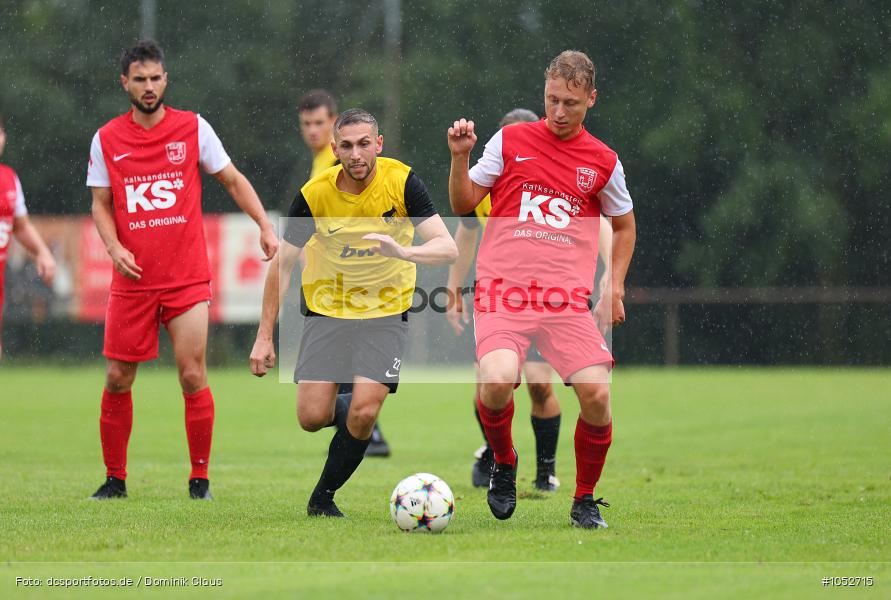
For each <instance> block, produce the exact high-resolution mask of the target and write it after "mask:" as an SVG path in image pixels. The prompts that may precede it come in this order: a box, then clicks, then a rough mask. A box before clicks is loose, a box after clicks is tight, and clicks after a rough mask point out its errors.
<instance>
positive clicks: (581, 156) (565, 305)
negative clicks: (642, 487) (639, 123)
mask: <svg viewBox="0 0 891 600" xmlns="http://www.w3.org/2000/svg"><path fill="white" fill-rule="evenodd" d="M544 100H545V114H546V119H544V120H542V121H538V122H535V123H518V124H515V125H509V126H507V127H505V128H504V129H502V130H501V131H499V132H498V133H496V134H495V135H494V136H493V137H492V139H491V140H490V141H489V142H488V143H487V144H486V148H485V151H484V153H483V157H482V158H481V159H480V161H479V162H478V163H477V164H476V165H475V166H474V168H473V169H469V155H470V151H471V149H472V148H473V146H474V144H475V142H476V139H477V138H476V134H475V133H474V126H473V121H467V120H465V119H460V120H458V121H455V123H454V125H453V126H452V127H450V128H449V131H448V144H449V150H450V151H451V154H452V165H451V172H450V174H449V197H450V200H451V205H452V210H453V211H454V212H455V213H457V214H465V213H467V212H469V211H470V210H473V208H474V207H475V206H476V205H477V204H479V202H480V201H481V200H482V199H483V198H484V197H485V195H486V194H489V193H491V196H492V213H491V215H490V219H489V224H488V225H487V227H486V230H485V232H484V234H483V240H482V243H481V246H480V250H479V258H478V259H477V286H476V293H475V299H474V321H475V330H476V345H477V359H478V360H479V364H480V379H481V382H482V385H481V389H480V402H479V404H478V408H479V411H480V420H481V421H482V423H483V428H484V429H485V431H486V438H487V439H488V441H489V445H490V446H491V447H492V450H493V452H494V454H495V466H494V468H493V469H492V474H491V477H490V482H489V493H488V502H489V508H490V509H491V510H492V514H494V515H495V517H496V518H498V519H508V518H510V516H511V515H512V514H513V512H514V509H515V508H516V503H517V496H516V469H517V453H516V450H515V449H514V448H513V441H512V437H511V420H512V417H513V412H514V404H513V390H514V388H515V387H516V386H517V385H518V375H519V368H520V365H522V364H523V360H524V358H525V354H526V351H527V349H528V347H529V344H530V341H532V340H534V341H535V342H536V343H537V344H538V348H539V350H540V352H541V354H542V356H543V357H544V358H545V359H546V360H547V361H548V363H550V364H551V366H553V367H554V368H555V369H556V370H557V372H558V374H559V375H560V377H561V378H562V379H563V381H564V382H565V383H566V384H567V385H572V386H573V388H574V390H575V393H576V395H577V396H578V399H579V405H580V409H581V410H580V412H581V414H580V415H579V419H578V421H577V423H576V430H575V454H576V490H575V495H574V501H573V505H572V508H571V510H570V522H571V523H572V524H573V525H575V526H578V527H583V528H588V529H594V528H598V527H606V526H607V524H606V522H605V521H604V519H603V517H602V516H601V515H600V510H599V508H598V506H607V504H606V503H605V502H603V499H602V498H598V499H594V496H593V494H594V486H595V485H596V484H597V481H598V480H599V478H600V474H601V472H602V470H603V465H604V462H605V460H606V453H607V450H608V449H609V446H610V443H611V441H612V416H611V411H610V391H609V385H608V379H609V372H610V370H611V369H612V366H613V364H614V362H613V357H612V355H611V354H610V352H609V349H608V348H607V346H606V344H605V343H604V340H603V336H602V334H601V332H600V330H599V329H598V328H597V324H596V322H595V318H594V316H593V315H592V314H591V312H590V311H589V310H588V308H587V300H588V298H589V297H590V294H591V292H592V288H593V279H594V277H593V273H594V268H593V265H594V264H595V261H596V260H597V242H598V235H599V221H600V215H601V214H604V215H606V216H608V217H611V219H612V226H613V244H612V257H611V269H610V274H611V290H610V292H609V294H608V295H609V296H610V297H609V298H608V300H609V301H611V315H610V318H609V319H607V320H609V321H611V323H612V324H613V325H616V324H619V323H622V322H623V321H624V320H625V310H624V306H623V304H622V299H623V297H624V294H625V275H626V273H627V271H628V266H629V264H630V262H631V255H632V253H633V251H634V242H635V224H634V213H633V211H632V208H633V206H632V202H631V197H630V196H629V194H628V190H627V188H626V186H625V174H624V170H623V168H622V164H621V162H619V159H618V157H617V155H616V153H615V152H614V151H613V150H611V149H610V148H609V147H607V146H606V144H604V143H603V142H601V141H600V140H598V139H597V138H595V137H594V136H592V135H591V134H589V133H588V132H587V131H586V130H585V128H584V126H583V121H584V118H585V114H586V112H587V110H588V109H589V108H591V107H592V106H594V103H595V101H596V100H597V90H596V89H595V87H594V65H593V63H592V62H591V60H590V59H589V58H588V57H587V56H586V55H585V54H584V53H582V52H576V51H566V52H563V53H561V54H560V55H559V56H557V57H556V58H555V59H554V60H553V61H552V62H551V64H550V65H549V66H548V69H547V70H546V71H545V88H544ZM602 312H603V305H602V304H601V306H599V307H595V313H600V314H602Z"/></svg>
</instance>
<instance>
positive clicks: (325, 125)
mask: <svg viewBox="0 0 891 600" xmlns="http://www.w3.org/2000/svg"><path fill="white" fill-rule="evenodd" d="M297 114H298V116H299V119H300V135H301V136H302V137H303V142H304V143H305V144H306V147H307V148H309V150H310V151H311V152H312V155H313V159H312V170H311V171H310V174H309V178H310V179H313V178H315V177H316V176H317V175H319V173H321V172H322V171H324V170H325V169H329V168H331V167H333V166H335V165H336V164H337V163H338V162H339V161H338V159H337V155H336V154H334V150H333V147H332V141H333V140H334V121H336V120H337V102H335V100H334V96H332V95H331V93H330V92H328V91H327V90H322V89H316V90H310V91H309V92H307V93H306V94H304V96H303V98H301V99H300V103H299V104H298V105H297ZM316 250H318V247H317V245H316V241H315V240H314V239H310V241H309V242H308V243H307V245H306V247H305V248H304V251H303V254H302V255H301V265H302V266H306V254H307V253H312V252H315V251H316ZM352 392H353V384H352V383H342V384H340V386H338V388H337V393H338V396H340V395H343V397H342V398H339V400H338V401H339V402H346V403H349V402H350V401H351V400H352V395H351V394H352ZM365 456H378V457H381V458H386V457H388V456H390V446H389V444H387V441H386V440H385V439H384V434H383V433H382V432H381V428H380V426H379V425H378V423H375V424H374V429H373V430H372V432H371V441H370V442H369V443H368V448H366V449H365Z"/></svg>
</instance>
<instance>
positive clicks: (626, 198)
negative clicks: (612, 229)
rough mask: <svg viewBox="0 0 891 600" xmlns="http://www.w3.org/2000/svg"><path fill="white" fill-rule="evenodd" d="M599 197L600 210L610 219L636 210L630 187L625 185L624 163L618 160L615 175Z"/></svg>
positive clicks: (614, 170)
mask: <svg viewBox="0 0 891 600" xmlns="http://www.w3.org/2000/svg"><path fill="white" fill-rule="evenodd" d="M598 195H599V196H600V210H601V212H603V214H605V215H606V216H608V217H621V216H622V215H624V214H627V213H630V212H631V210H632V209H633V208H634V204H633V203H632V202H631V195H630V194H629V193H628V187H626V185H625V169H623V168H622V161H620V160H619V159H616V167H615V168H614V169H613V174H612V175H611V176H610V178H609V181H607V182H606V185H605V186H603V189H602V190H600V193H599V194H598Z"/></svg>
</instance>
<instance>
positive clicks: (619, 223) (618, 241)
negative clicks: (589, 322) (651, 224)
mask: <svg viewBox="0 0 891 600" xmlns="http://www.w3.org/2000/svg"><path fill="white" fill-rule="evenodd" d="M612 225H613V248H612V260H611V263H610V264H611V275H612V277H611V282H612V283H611V285H612V306H613V324H614V325H615V324H618V323H624V322H625V306H624V304H623V300H624V299H625V275H626V274H627V273H628V266H629V265H630V264H631V256H632V254H634V242H635V240H636V238H637V228H636V225H635V222H634V212H633V211H632V212H628V213H626V214H624V215H622V216H620V217H612Z"/></svg>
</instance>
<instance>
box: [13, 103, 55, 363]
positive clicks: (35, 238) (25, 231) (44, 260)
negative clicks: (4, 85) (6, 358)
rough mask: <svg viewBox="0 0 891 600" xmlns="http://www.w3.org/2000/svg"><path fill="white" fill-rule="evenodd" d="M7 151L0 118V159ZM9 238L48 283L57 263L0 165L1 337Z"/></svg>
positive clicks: (15, 178) (18, 187)
mask: <svg viewBox="0 0 891 600" xmlns="http://www.w3.org/2000/svg"><path fill="white" fill-rule="evenodd" d="M5 149H6V125H5V124H4V123H3V117H2V116H0V156H3V150H5ZM12 236H15V238H16V239H17V240H18V241H19V243H20V244H21V245H22V246H24V247H25V249H26V250H27V251H28V252H29V253H30V254H31V255H32V256H33V257H34V263H35V264H36V265H37V274H38V275H40V277H41V278H42V279H43V280H44V281H45V282H46V283H51V282H52V280H53V276H54V275H55V273H56V261H55V260H53V255H52V253H51V252H50V251H49V249H48V248H47V247H46V244H45V243H44V242H43V238H41V237H40V234H39V233H37V230H36V229H35V228H34V225H32V224H31V221H30V219H28V208H27V207H26V206H25V194H24V192H22V182H21V181H19V176H18V175H16V173H15V171H13V170H12V168H11V167H8V166H6V165H4V164H0V333H2V332H3V276H4V273H5V272H6V258H7V254H8V252H9V244H10V243H11V242H12ZM0 358H3V341H2V339H0Z"/></svg>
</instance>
